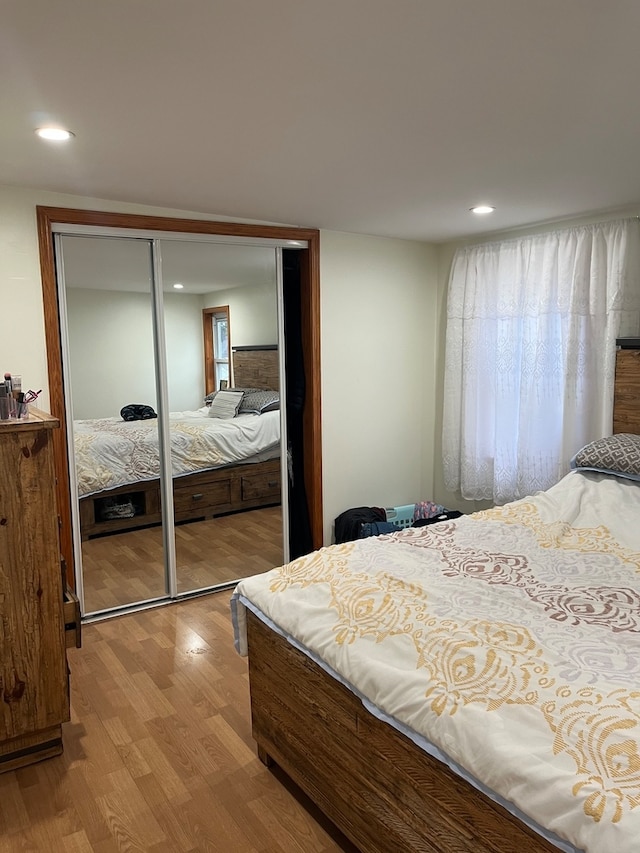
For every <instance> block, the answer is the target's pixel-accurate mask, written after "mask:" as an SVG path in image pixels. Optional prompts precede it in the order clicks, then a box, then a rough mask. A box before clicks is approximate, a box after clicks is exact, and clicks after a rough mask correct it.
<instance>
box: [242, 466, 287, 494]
mask: <svg viewBox="0 0 640 853" xmlns="http://www.w3.org/2000/svg"><path fill="white" fill-rule="evenodd" d="M258 498H273V500H274V501H279V500H280V471H279V470H275V471H272V472H271V473H268V474H245V475H243V477H242V500H243V501H253V500H257V499H258Z"/></svg>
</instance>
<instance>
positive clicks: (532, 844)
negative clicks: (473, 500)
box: [232, 350, 640, 853]
mask: <svg viewBox="0 0 640 853" xmlns="http://www.w3.org/2000/svg"><path fill="white" fill-rule="evenodd" d="M621 360H623V361H624V364H625V371H626V368H627V367H628V368H629V370H630V374H631V377H632V379H631V381H627V380H625V381H624V382H622V387H618V383H617V387H616V400H618V399H619V398H620V397H622V398H624V400H625V412H626V414H625V416H624V426H625V432H624V433H623V434H622V435H618V436H617V437H616V436H614V439H612V440H609V441H607V442H605V444H604V445H601V446H600V448H599V449H598V448H597V447H591V446H590V447H589V448H585V452H584V454H583V455H582V456H580V457H579V458H577V459H576V461H575V463H574V464H575V466H576V467H575V470H572V471H571V472H570V473H569V474H567V475H566V477H564V478H563V479H562V480H561V481H560V482H559V483H558V484H557V485H556V486H554V487H553V488H552V489H549V490H548V491H547V492H544V493H540V494H538V495H535V496H533V497H531V498H526V499H524V500H522V501H517V502H515V503H513V504H509V505H507V506H505V507H500V508H495V509H492V510H488V511H485V512H481V513H475V514H473V515H470V516H464V517H462V518H461V519H456V520H454V521H445V522H441V523H439V524H435V525H432V526H429V527H424V528H415V529H412V528H410V529H407V530H403V531H399V532H398V533H394V534H391V535H387V536H381V537H370V538H368V539H363V540H359V541H357V542H351V543H345V544H343V545H334V546H331V547H328V548H323V549H321V550H320V551H317V552H315V553H313V554H310V555H308V556H306V557H302V558H299V559H298V560H295V561H293V562H292V563H290V564H288V565H286V566H284V567H281V568H279V569H274V570H273V571H272V572H269V573H267V574H265V575H259V576H255V577H252V578H247V579H245V580H244V581H242V582H241V583H240V584H239V585H238V587H237V588H236V590H235V592H234V595H233V598H232V613H233V619H234V628H235V634H236V644H237V647H238V650H239V651H240V652H241V653H243V654H248V656H249V676H250V685H251V713H252V725H253V734H254V737H255V739H256V741H257V744H258V753H259V755H260V757H261V758H262V760H263V761H264V762H265V763H270V762H271V761H275V762H277V763H278V764H279V765H280V766H281V767H282V768H283V769H284V770H285V771H286V772H287V773H288V774H289V775H290V776H291V778H292V779H293V780H294V781H295V782H297V783H298V784H299V785H300V787H301V788H302V789H303V790H304V791H305V792H306V793H307V794H308V795H309V796H310V797H311V798H312V799H313V800H314V801H315V802H316V803H317V804H318V805H319V806H320V807H321V808H322V809H323V811H324V812H325V813H326V814H327V815H328V816H329V817H330V818H331V819H332V820H333V821H334V822H335V823H336V824H337V825H338V826H339V827H340V829H342V831H343V832H344V833H345V834H346V835H347V836H348V837H349V838H351V840H352V841H354V842H355V843H356V844H357V845H358V846H359V847H360V849H362V850H363V851H366V853H383V851H384V853H392V851H393V853H398V851H439V853H452V852H453V851H456V853H489V851H495V853H498V851H499V853H506V851H513V853H516V851H518V852H519V851H522V850H527V851H535V853H541V851H554V850H558V849H560V850H564V851H571V853H573V851H577V850H584V851H587V853H614V851H615V853H637V850H638V838H640V690H639V689H638V687H639V686H640V525H639V524H638V519H640V469H638V468H633V465H634V464H635V465H636V466H637V465H640V454H637V449H638V441H639V440H638V439H637V435H638V434H640V396H636V397H634V396H633V395H634V394H636V393H637V390H636V391H633V388H634V387H635V388H636V389H637V387H638V386H637V377H638V376H640V351H637V350H636V351H634V350H628V351H627V353H626V354H625V355H624V357H623V359H621V358H620V354H619V364H620V361H621ZM625 371H622V372H620V371H618V373H619V374H620V375H622V373H625ZM634 383H636V384H635V385H634ZM630 389H631V390H630ZM634 400H635V402H633V401H634ZM616 408H617V406H616ZM634 434H635V435H634ZM626 435H629V436H630V439H629V443H628V444H627V445H625V441H626V438H625V436H626ZM621 444H622V450H620V445H621ZM625 447H626V448H627V450H625ZM629 447H630V448H631V450H630V451H629V452H628V448H629ZM587 451H588V452H587ZM629 453H630V455H631V456H632V457H633V456H634V454H636V457H635V462H633V461H632V462H631V463H630V462H629ZM621 459H622V461H620V460H621ZM605 460H606V463H607V464H606V465H605ZM629 465H631V468H630V469H628V470H627V471H626V473H625V472H624V471H622V470H620V469H621V468H623V467H624V466H629ZM634 470H636V471H638V474H639V476H638V479H632V477H633V476H634V475H633V471H634ZM614 471H615V473H612V472H614ZM622 474H624V476H622Z"/></svg>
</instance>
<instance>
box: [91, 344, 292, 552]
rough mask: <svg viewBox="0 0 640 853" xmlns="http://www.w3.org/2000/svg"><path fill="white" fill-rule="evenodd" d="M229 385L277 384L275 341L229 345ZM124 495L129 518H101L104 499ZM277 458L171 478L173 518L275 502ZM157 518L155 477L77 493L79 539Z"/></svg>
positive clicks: (194, 517)
mask: <svg viewBox="0 0 640 853" xmlns="http://www.w3.org/2000/svg"><path fill="white" fill-rule="evenodd" d="M233 375H234V384H235V386H236V387H238V388H264V389H266V390H270V391H276V390H278V389H279V363H278V348H277V347H276V346H275V345H268V346H250V347H234V348H233ZM125 495H126V496H127V498H128V499H131V501H132V503H133V506H134V508H135V515H134V516H133V517H132V518H109V519H105V518H103V508H104V506H105V501H107V500H110V499H111V498H118V497H122V496H125ZM280 499H281V482H280V458H279V457H278V458H277V459H269V460H266V461H264V462H250V463H240V464H237V465H227V466H225V467H223V468H216V469H213V470H210V471H198V472H196V473H194V474H185V475H184V476H182V477H176V478H175V479H174V485H173V500H174V517H175V520H176V521H177V522H179V523H184V522H189V521H201V520H203V519H207V518H213V517H214V516H216V515H223V514H226V513H229V512H241V511H244V510H248V509H259V508H261V507H266V506H275V505H277V504H279V503H280ZM161 522H162V508H161V500H160V480H159V479H155V480H148V481H145V482H141V483H132V484H128V485H126V486H119V487H118V488H115V489H105V490H104V491H102V492H99V493H98V494H95V495H89V496H87V497H84V498H80V531H81V538H82V539H83V540H86V539H94V538H96V537H98V536H106V535H107V534H109V533H121V532H124V531H125V530H135V529H137V528H140V527H147V526H149V525H152V524H160V523H161Z"/></svg>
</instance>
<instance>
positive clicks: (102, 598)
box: [56, 229, 288, 615]
mask: <svg viewBox="0 0 640 853" xmlns="http://www.w3.org/2000/svg"><path fill="white" fill-rule="evenodd" d="M80 230H83V229H80ZM93 231H94V233H88V234H87V233H80V234H59V235H58V236H57V238H56V265H57V276H58V283H59V301H60V306H59V307H60V317H61V327H62V328H63V331H65V334H63V339H66V343H67V346H66V349H67V353H66V359H65V364H64V373H65V391H66V397H67V410H68V412H67V420H68V423H67V439H68V444H69V447H70V448H73V453H72V456H73V465H72V466H71V468H72V469H73V470H70V479H71V485H72V492H73V491H74V489H75V494H77V503H75V505H74V506H72V514H73V516H74V528H75V529H74V542H75V552H76V564H77V565H76V576H77V578H78V591H79V592H80V594H81V599H82V600H83V613H84V614H85V615H92V614H101V613H104V612H108V611H112V610H119V609H122V608H128V607H132V606H139V605H143V604H146V603H149V602H154V601H159V600H162V599H167V598H177V597H180V596H182V595H187V594H190V593H193V592H199V591H203V590H207V589H211V588H215V587H218V586H221V585H226V584H230V583H233V582H235V581H236V580H238V579H239V578H241V577H244V576H246V575H248V574H253V573H255V572H258V571H262V570H268V569H270V568H272V567H273V566H275V565H279V564H281V563H282V562H283V561H284V559H285V558H286V555H287V546H286V543H287V541H288V540H287V535H286V527H287V517H288V514H287V507H286V488H285V491H284V495H285V498H284V499H283V491H282V482H283V461H284V457H286V454H283V453H282V451H281V448H282V446H283V441H284V432H285V427H284V426H283V424H284V421H285V419H284V417H283V410H284V403H283V404H282V407H281V400H280V398H281V397H282V398H284V383H283V381H282V374H283V369H284V362H283V359H282V357H281V352H280V350H281V347H280V344H279V342H280V340H281V338H282V329H281V326H282V310H281V299H280V293H281V288H282V283H281V282H282V274H281V269H280V267H281V253H280V250H279V249H277V248H276V247H274V246H266V247H265V246H255V245H247V244H246V243H243V242H242V241H240V242H236V243H231V244H227V243H215V242H208V241H204V240H194V239H185V240H180V239H175V238H174V239H166V238H162V239H156V238H153V237H149V238H145V237H129V236H127V237H120V236H114V235H113V234H110V235H106V234H101V233H95V229H93ZM176 285H178V286H177V287H176ZM281 388H282V390H281ZM284 481H285V486H286V469H285V478H284ZM283 506H284V512H283Z"/></svg>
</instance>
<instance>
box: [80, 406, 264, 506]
mask: <svg viewBox="0 0 640 853" xmlns="http://www.w3.org/2000/svg"><path fill="white" fill-rule="evenodd" d="M208 411H209V410H208V408H206V407H203V408H202V409H199V410H198V411H195V412H172V413H171V415H170V435H171V465H172V472H173V476H174V477H179V476H180V475H183V474H192V473H193V472H194V471H203V470H207V469H211V468H219V467H221V466H222V465H228V464H230V463H238V462H242V461H243V460H246V459H250V458H251V457H253V456H255V455H256V454H259V453H262V452H263V451H267V450H270V449H272V448H274V447H277V445H278V443H279V441H280V412H279V411H275V412H265V413H264V414H262V415H239V416H238V417H237V418H230V419H228V420H224V419H221V418H210V417H208ZM73 430H74V432H73V434H74V446H75V458H76V476H77V480H78V494H79V496H80V497H86V496H87V495H91V494H95V493H97V492H100V491H102V490H103V489H112V488H115V487H116V486H125V485H129V484H130V483H137V482H140V481H143V480H153V479H155V478H156V477H158V476H159V473H160V461H159V453H158V421H157V420H156V419H152V420H146V421H123V420H122V419H121V418H100V419H95V420H79V421H74V424H73Z"/></svg>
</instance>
